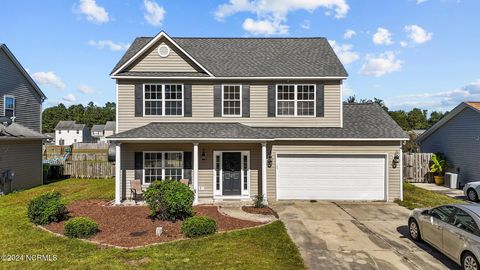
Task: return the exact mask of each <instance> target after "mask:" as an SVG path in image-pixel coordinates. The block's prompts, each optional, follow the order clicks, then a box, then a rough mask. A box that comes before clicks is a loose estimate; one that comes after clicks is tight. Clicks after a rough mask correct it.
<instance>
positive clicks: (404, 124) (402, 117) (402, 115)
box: [388, 110, 412, 130]
mask: <svg viewBox="0 0 480 270" xmlns="http://www.w3.org/2000/svg"><path fill="white" fill-rule="evenodd" d="M388 114H389V115H390V117H392V119H393V120H394V121H395V122H397V124H398V125H399V126H400V127H401V128H402V129H403V130H412V128H411V127H410V124H409V123H408V121H407V113H406V112H405V111H402V110H398V111H392V112H388Z"/></svg>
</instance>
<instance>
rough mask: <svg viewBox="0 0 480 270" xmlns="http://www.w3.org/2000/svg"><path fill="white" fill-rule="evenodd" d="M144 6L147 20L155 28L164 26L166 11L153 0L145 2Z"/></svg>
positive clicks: (145, 0)
mask: <svg viewBox="0 0 480 270" xmlns="http://www.w3.org/2000/svg"><path fill="white" fill-rule="evenodd" d="M143 4H144V5H145V14H144V15H143V17H144V18H145V20H146V21H147V22H148V23H149V24H151V25H153V26H160V25H162V22H163V19H164V18H165V9H164V8H163V7H162V6H160V5H159V4H157V2H155V1H153V0H144V1H143Z"/></svg>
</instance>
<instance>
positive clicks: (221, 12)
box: [214, 0, 350, 33]
mask: <svg viewBox="0 0 480 270" xmlns="http://www.w3.org/2000/svg"><path fill="white" fill-rule="evenodd" d="M318 8H326V9H328V10H333V11H334V12H335V17H336V18H343V17H345V16H346V15H347V13H348V10H349V9H350V7H349V6H348V4H347V1H346V0H229V2H228V3H224V4H221V5H219V6H218V7H217V9H216V11H215V12H214V16H215V19H217V20H219V21H223V20H224V19H225V18H227V17H229V16H231V15H234V14H236V13H240V12H248V13H252V14H255V15H256V16H257V18H256V19H252V18H248V19H246V20H245V21H244V22H243V28H244V29H245V24H247V25H250V26H253V24H252V23H255V24H256V26H257V27H260V28H265V27H268V28H272V27H273V28H276V30H274V31H265V30H264V31H263V32H267V33H269V32H275V33H281V32H284V31H285V30H286V31H287V32H286V33H288V26H287V25H285V23H286V21H287V17H288V14H289V13H290V12H293V11H296V10H306V11H308V12H314V11H315V10H316V9H318ZM257 27H255V29H257ZM259 32H262V31H259Z"/></svg>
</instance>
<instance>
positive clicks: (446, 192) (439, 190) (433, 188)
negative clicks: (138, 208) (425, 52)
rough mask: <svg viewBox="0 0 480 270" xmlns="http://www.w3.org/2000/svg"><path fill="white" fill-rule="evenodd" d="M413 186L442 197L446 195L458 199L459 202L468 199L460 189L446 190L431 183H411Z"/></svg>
mask: <svg viewBox="0 0 480 270" xmlns="http://www.w3.org/2000/svg"><path fill="white" fill-rule="evenodd" d="M412 184H413V185H414V186H416V187H419V188H423V189H426V190H430V191H433V192H437V193H441V194H443V195H447V196H449V197H452V198H455V199H459V200H464V201H468V198H467V197H466V196H465V195H464V194H463V190H461V189H453V188H448V187H445V186H438V185H436V184H433V183H412Z"/></svg>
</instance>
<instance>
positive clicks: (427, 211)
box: [420, 209, 430, 216]
mask: <svg viewBox="0 0 480 270" xmlns="http://www.w3.org/2000/svg"><path fill="white" fill-rule="evenodd" d="M420 214H421V215H422V216H430V210H428V209H427V210H423V211H422V213H420Z"/></svg>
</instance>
